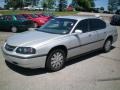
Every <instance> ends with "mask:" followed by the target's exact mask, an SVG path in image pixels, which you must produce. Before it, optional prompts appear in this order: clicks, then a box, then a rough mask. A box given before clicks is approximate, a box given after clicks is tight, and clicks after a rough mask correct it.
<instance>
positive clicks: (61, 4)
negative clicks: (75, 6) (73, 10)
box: [59, 0, 67, 11]
mask: <svg viewBox="0 0 120 90" xmlns="http://www.w3.org/2000/svg"><path fill="white" fill-rule="evenodd" d="M66 6H67V0H59V11H64V9H65V8H66Z"/></svg>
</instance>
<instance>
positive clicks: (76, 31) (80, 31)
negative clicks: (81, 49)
mask: <svg viewBox="0 0 120 90" xmlns="http://www.w3.org/2000/svg"><path fill="white" fill-rule="evenodd" d="M75 33H83V31H82V30H79V29H76V30H75Z"/></svg>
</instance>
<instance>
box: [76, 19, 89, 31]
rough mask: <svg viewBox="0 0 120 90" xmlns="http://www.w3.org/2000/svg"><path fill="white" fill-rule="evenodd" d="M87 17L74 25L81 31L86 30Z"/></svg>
mask: <svg viewBox="0 0 120 90" xmlns="http://www.w3.org/2000/svg"><path fill="white" fill-rule="evenodd" d="M88 24H89V23H88V19H85V20H82V21H80V22H79V23H78V25H77V26H76V28H75V30H76V29H79V30H82V31H83V33H85V32H88Z"/></svg>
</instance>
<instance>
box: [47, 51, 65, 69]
mask: <svg viewBox="0 0 120 90" xmlns="http://www.w3.org/2000/svg"><path fill="white" fill-rule="evenodd" d="M65 58H66V55H65V52H64V51H63V50H61V49H56V50H53V51H51V52H50V54H49V55H48V57H47V61H46V68H47V69H49V70H50V71H58V70H60V69H62V68H63V66H64V62H65Z"/></svg>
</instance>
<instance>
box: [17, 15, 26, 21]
mask: <svg viewBox="0 0 120 90" xmlns="http://www.w3.org/2000/svg"><path fill="white" fill-rule="evenodd" d="M15 17H16V19H17V20H26V18H25V17H24V16H22V15H15Z"/></svg>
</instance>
